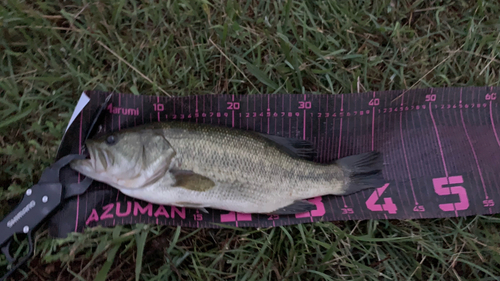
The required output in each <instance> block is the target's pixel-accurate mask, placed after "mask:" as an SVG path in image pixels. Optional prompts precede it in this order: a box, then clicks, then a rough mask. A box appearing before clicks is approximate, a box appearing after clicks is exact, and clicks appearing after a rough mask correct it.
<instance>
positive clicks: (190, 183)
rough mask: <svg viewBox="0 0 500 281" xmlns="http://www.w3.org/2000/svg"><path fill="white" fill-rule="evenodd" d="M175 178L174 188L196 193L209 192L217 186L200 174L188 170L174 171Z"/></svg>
mask: <svg viewBox="0 0 500 281" xmlns="http://www.w3.org/2000/svg"><path fill="white" fill-rule="evenodd" d="M171 173H172V175H173V176H174V178H175V183H174V186H177V187H182V188H185V189H189V190H194V191H207V190H210V189H212V188H213V187H214V186H215V183H214V182H213V181H212V180H211V179H209V178H207V177H205V176H202V175H200V174H196V173H195V172H193V171H187V170H172V171H171Z"/></svg>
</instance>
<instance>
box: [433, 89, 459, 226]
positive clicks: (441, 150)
mask: <svg viewBox="0 0 500 281" xmlns="http://www.w3.org/2000/svg"><path fill="white" fill-rule="evenodd" d="M432 93H433V89H431V95H432ZM429 114H430V116H431V120H432V124H433V126H434V131H435V133H436V138H437V142H438V146H439V152H440V153H441V159H442V161H443V167H444V173H445V175H446V178H449V174H448V168H447V167H446V161H445V159H444V152H443V146H442V144H441V138H440V137H439V131H438V129H437V125H436V120H435V119H434V115H433V114H432V102H429ZM455 216H457V217H458V211H457V210H455Z"/></svg>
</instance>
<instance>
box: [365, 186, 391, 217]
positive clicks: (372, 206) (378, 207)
mask: <svg viewBox="0 0 500 281" xmlns="http://www.w3.org/2000/svg"><path fill="white" fill-rule="evenodd" d="M387 187H389V184H388V183H386V184H385V185H384V186H382V187H379V188H377V189H376V190H375V191H373V193H372V195H370V197H368V200H366V207H367V208H368V209H369V210H370V211H372V212H381V211H387V212H388V213H389V214H396V213H397V211H398V207H397V206H396V204H394V202H392V198H390V197H384V203H383V204H376V203H377V201H378V199H380V197H381V196H382V194H383V193H384V191H385V190H386V189H387Z"/></svg>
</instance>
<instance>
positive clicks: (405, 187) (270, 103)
mask: <svg viewBox="0 0 500 281" xmlns="http://www.w3.org/2000/svg"><path fill="white" fill-rule="evenodd" d="M497 92H498V88H495V87H467V88H429V89H416V90H409V91H406V92H405V93H404V94H403V91H388V92H369V93H357V94H343V95H319V94H306V95H303V94H274V95H239V96H238V95H234V96H233V95H203V96H188V97H172V98H169V97H157V96H138V95H130V94H115V95H114V96H113V98H112V100H111V105H110V106H109V107H108V108H107V111H106V115H105V118H104V124H103V125H104V132H110V131H114V130H120V129H124V128H128V127H132V126H136V125H140V124H144V123H150V122H158V121H160V122H164V121H169V120H181V121H185V122H200V123H201V122H203V123H213V124H220V125H224V126H230V127H236V128H241V129H244V130H253V131H258V132H262V133H266V134H272V135H279V136H286V137H292V138H300V139H305V140H308V141H311V142H312V143H314V144H315V145H316V147H317V150H318V159H317V161H318V162H323V163H328V162H331V161H333V160H335V159H338V158H342V157H345V156H349V155H353V154H358V153H363V152H368V151H372V150H378V151H381V152H382V153H383V155H384V163H385V166H384V177H385V179H386V184H385V185H383V186H380V187H379V188H377V189H371V190H365V191H362V192H359V193H356V194H353V195H349V196H323V197H318V198H311V199H309V200H310V201H311V202H313V203H314V204H315V205H316V210H313V211H311V212H308V213H304V214H297V215H289V216H276V215H273V216H269V215H256V214H239V213H233V212H227V211H221V210H213V209H208V211H209V214H205V213H200V212H199V211H197V210H194V209H189V208H180V207H173V206H161V205H155V204H149V203H147V202H144V201H141V200H137V199H133V198H130V197H128V196H125V195H123V194H122V193H120V192H119V191H118V190H116V189H114V188H111V187H109V186H108V185H105V184H102V183H99V182H94V183H93V184H92V186H91V187H90V189H89V190H88V192H87V193H85V194H84V195H82V196H79V197H77V198H75V199H73V200H71V201H70V202H68V204H66V205H65V206H64V207H63V208H62V210H61V211H59V213H57V214H56V215H55V216H54V217H53V218H52V219H51V235H53V236H60V237H64V236H66V234H67V233H69V232H72V231H77V232H81V231H83V229H84V228H85V227H93V226H96V225H101V226H113V225H116V224H134V223H149V224H164V225H180V226H186V227H216V226H214V225H213V224H212V223H214V222H215V223H225V224H229V225H233V226H240V227H269V226H279V225H289V224H297V223H304V222H314V221H320V220H321V221H339V220H364V219H412V218H440V217H454V216H469V215H476V214H494V213H498V212H499V203H500V194H499V193H500V173H498V171H499V170H500V163H499V162H500V140H499V136H498V133H500V108H499V107H498V101H497ZM86 94H87V95H88V96H89V97H90V98H91V100H90V102H89V104H88V105H87V106H86V108H85V109H84V110H83V111H82V112H81V113H80V115H79V116H78V117H77V118H76V120H75V121H74V122H73V123H72V125H71V126H70V128H69V130H68V133H67V134H66V136H65V138H64V139H63V143H62V146H61V149H60V151H59V154H58V158H60V157H62V156H64V155H65V154H67V153H75V152H76V153H78V152H79V151H80V149H81V145H82V144H81V138H82V131H83V132H85V128H86V127H87V126H88V125H89V124H88V123H89V122H90V117H91V113H92V112H93V111H94V110H95V109H96V108H97V107H98V106H99V105H100V104H101V103H102V102H103V101H104V99H105V97H106V96H107V94H109V93H104V92H94V91H87V92H86ZM65 176H66V177H68V178H71V177H78V174H77V173H76V172H74V171H66V172H65Z"/></svg>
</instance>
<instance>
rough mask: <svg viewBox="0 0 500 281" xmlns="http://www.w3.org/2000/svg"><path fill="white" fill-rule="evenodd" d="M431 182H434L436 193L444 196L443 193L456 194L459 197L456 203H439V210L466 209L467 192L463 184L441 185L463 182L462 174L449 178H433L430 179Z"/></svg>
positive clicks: (467, 201) (467, 202) (467, 205)
mask: <svg viewBox="0 0 500 281" xmlns="http://www.w3.org/2000/svg"><path fill="white" fill-rule="evenodd" d="M432 182H433V183H434V191H435V192H436V193H437V194H438V195H440V196H445V195H451V194H457V195H458V198H459V199H460V201H459V202H457V203H446V204H439V208H440V209H441V210H443V211H445V212H449V211H460V210H467V208H469V198H467V192H466V190H465V188H464V187H463V186H452V187H443V185H447V184H459V183H463V182H464V179H463V178H462V176H454V177H449V178H446V177H444V178H435V179H432Z"/></svg>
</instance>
